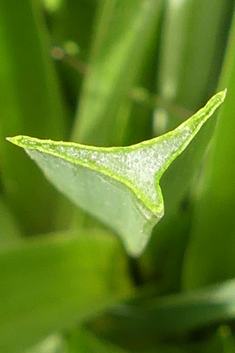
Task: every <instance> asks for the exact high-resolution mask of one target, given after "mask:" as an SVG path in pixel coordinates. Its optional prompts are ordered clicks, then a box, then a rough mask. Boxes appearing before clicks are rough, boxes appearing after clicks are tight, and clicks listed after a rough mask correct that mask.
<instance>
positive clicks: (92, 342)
mask: <svg viewBox="0 0 235 353" xmlns="http://www.w3.org/2000/svg"><path fill="white" fill-rule="evenodd" d="M67 343H68V353H77V352H79V353H128V352H127V351H126V350H125V351H124V350H123V349H121V348H118V347H116V346H114V345H111V344H110V343H107V342H105V341H103V340H100V339H98V338H97V337H96V336H95V335H94V334H92V333H91V332H89V331H88V330H86V329H83V328H81V327H79V328H77V329H75V330H73V331H70V333H69V334H68V338H67Z"/></svg>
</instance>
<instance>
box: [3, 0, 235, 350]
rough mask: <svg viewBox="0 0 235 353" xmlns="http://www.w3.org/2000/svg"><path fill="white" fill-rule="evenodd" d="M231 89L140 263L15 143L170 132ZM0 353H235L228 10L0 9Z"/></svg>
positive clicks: (232, 18) (189, 3)
mask: <svg viewBox="0 0 235 353" xmlns="http://www.w3.org/2000/svg"><path fill="white" fill-rule="evenodd" d="M225 87H227V89H228V93H227V98H226V101H225V103H224V104H223V106H222V108H221V109H220V112H219V115H218V119H217V118H213V119H211V120H210V121H209V122H208V123H207V124H206V125H205V127H203V129H202V131H201V132H200V134H199V135H198V136H197V137H196V139H195V140H194V141H193V142H192V143H191V144H190V146H189V148H188V149H186V150H185V152H184V153H183V154H182V155H181V156H180V157H179V158H178V159H177V160H176V161H175V162H174V163H173V164H172V165H171V167H170V168H169V169H168V170H167V172H166V173H165V174H164V176H163V178H162V182H161V186H162V189H163V196H164V199H165V210H166V212H165V216H164V218H163V220H162V221H161V222H160V223H159V224H158V225H157V226H156V228H155V229H154V232H153V235H152V238H151V242H150V244H149V246H148V248H147V250H146V251H145V253H144V254H143V255H142V256H141V257H140V258H139V259H137V260H136V259H135V260H134V259H131V258H129V257H128V256H127V255H126V254H125V252H124V250H123V248H122V245H121V244H120V243H119V242H118V240H117V239H116V237H115V235H114V234H112V233H111V232H110V231H109V230H107V229H105V228H104V226H103V225H101V224H99V223H98V222H97V221H96V220H94V219H91V218H90V217H88V216H87V215H86V214H84V213H83V212H82V211H80V210H78V209H75V208H74V207H73V205H71V204H70V203H69V201H67V200H66V199H65V198H64V197H63V196H62V195H60V194H59V193H58V192H57V191H56V190H54V188H53V186H51V185H50V184H49V183H48V182H47V180H46V179H45V177H44V176H43V175H42V174H41V173H40V171H39V170H38V169H37V167H36V165H34V164H33V162H32V161H31V160H30V159H29V158H28V157H27V156H26V155H25V154H24V153H23V151H21V150H20V149H17V148H16V147H15V146H13V145H11V144H9V142H7V141H6V137H7V136H14V135H18V134H24V135H30V136H35V137H38V138H49V139H55V140H66V141H69V140H71V141H74V142H80V143H84V144H91V145H94V146H122V145H130V144H133V143H137V142H140V141H143V140H145V139H149V138H151V137H154V136H158V135H161V134H163V133H165V132H167V131H169V130H171V129H173V128H175V127H176V126H177V125H178V124H179V123H181V122H182V121H184V120H185V119H187V118H188V117H189V116H190V115H192V113H194V112H195V111H196V110H197V109H199V108H201V106H202V105H204V103H205V102H206V101H207V100H208V99H209V98H210V97H211V96H212V95H213V94H214V93H215V92H217V91H218V90H220V89H224V88H225ZM0 114H1V117H0V352H1V353H14V352H15V353H20V352H24V353H77V352H79V353H83V352H84V353H86V352H88V353H89V352H91V353H92V352H103V353H106V352H108V353H109V352H114V353H118V352H119V353H121V352H123V353H125V352H126V353H128V352H145V353H148V352H149V353H151V352H165V353H168V352H169V353H171V352H172V353H174V352H176V353H178V352H179V353H180V352H181V353H182V352H184V353H191V352H205V353H207V352H208V353H210V352H213V353H217V352H225V353H227V352H235V338H234V329H235V217H234V212H235V138H234V136H235V118H234V116H235V1H234V0H210V1H205V0H44V1H43V0H41V1H39V0H38V1H37V0H33V1H30V0H21V1H13V0H1V1H0Z"/></svg>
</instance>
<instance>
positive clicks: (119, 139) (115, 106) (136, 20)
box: [72, 0, 163, 146]
mask: <svg viewBox="0 0 235 353" xmlns="http://www.w3.org/2000/svg"><path fill="white" fill-rule="evenodd" d="M162 5H163V1H160V0H158V1H156V0H135V1H126V0H107V1H102V2H100V3H99V11H98V14H97V21H96V26H95V28H94V38H93V41H92V46H91V56H90V60H89V64H88V68H87V73H86V76H85V80H84V84H83V89H82V92H81V96H80V99H79V104H78V115H77V119H76V124H75V128H74V131H73V134H72V138H73V140H75V141H80V142H82V143H88V144H95V145H99V146H102V145H103V146H112V145H120V144H123V136H124V135H125V132H126V126H127V122H128V115H129V114H125V109H126V104H127V102H126V101H127V100H128V98H129V94H130V91H131V89H132V88H133V86H134V85H135V84H136V81H137V80H138V78H139V75H140V69H141V66H142V64H143V63H144V62H145V61H148V60H149V58H148V57H147V58H146V53H147V51H148V48H149V47H151V44H152V40H153V37H154V35H155V31H156V27H157V26H158V23H159V20H160V14H161V10H162ZM133 53H134V60H133ZM128 109H129V108H128ZM123 110H124V113H122V112H123ZM107 117H108V118H107ZM97 131H98V133H97Z"/></svg>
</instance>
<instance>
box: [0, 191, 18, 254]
mask: <svg viewBox="0 0 235 353" xmlns="http://www.w3.org/2000/svg"><path fill="white" fill-rule="evenodd" d="M20 239H21V234H20V230H19V227H18V224H17V222H16V220H15V219H14V217H13V215H12V214H11V212H10V210H9V207H7V205H6V203H5V202H4V200H3V199H2V197H1V195H0V248H1V247H2V245H4V246H5V245H7V244H9V243H11V242H15V241H19V240H20Z"/></svg>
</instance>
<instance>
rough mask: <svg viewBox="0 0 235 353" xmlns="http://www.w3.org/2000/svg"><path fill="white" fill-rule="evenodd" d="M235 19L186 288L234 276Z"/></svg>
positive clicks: (199, 192) (189, 253) (187, 263)
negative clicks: (224, 93)
mask: <svg viewBox="0 0 235 353" xmlns="http://www.w3.org/2000/svg"><path fill="white" fill-rule="evenodd" d="M234 58H235V20H234V22H233V28H232V31H231V35H230V40H229V45H228V49H227V53H226V58H225V62H224V68H223V73H222V78H221V85H226V86H227V87H228V92H229V93H228V97H227V99H226V104H225V105H224V106H223V109H222V110H221V112H220V119H219V121H218V125H217V129H216V132H215V135H214V139H213V144H212V147H211V151H210V152H211V153H210V154H209V156H208V158H207V160H206V162H205V166H204V169H203V172H202V174H201V179H200V183H199V185H198V188H197V199H196V201H197V203H196V208H195V217H194V222H193V226H192V233H191V241H190V244H189V247H188V251H187V254H186V258H185V264H184V273H183V282H184V287H185V288H187V289H189V288H190V289H191V288H196V287H200V286H203V285H206V284H210V283H215V282H218V281H222V280H225V279H229V278H233V277H234V276H235V237H234V235H235V222H234V209H235V198H234V195H235V183H234V180H235V167H234V166H235V139H234V129H235V123H234V122H235V120H234V111H235V101H234V95H235V80H234V78H235V59H234Z"/></svg>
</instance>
